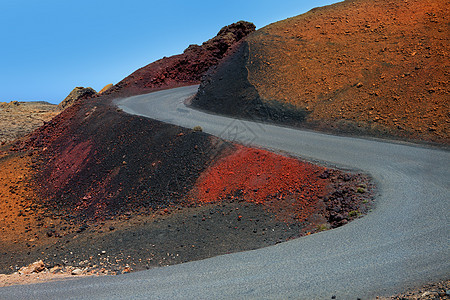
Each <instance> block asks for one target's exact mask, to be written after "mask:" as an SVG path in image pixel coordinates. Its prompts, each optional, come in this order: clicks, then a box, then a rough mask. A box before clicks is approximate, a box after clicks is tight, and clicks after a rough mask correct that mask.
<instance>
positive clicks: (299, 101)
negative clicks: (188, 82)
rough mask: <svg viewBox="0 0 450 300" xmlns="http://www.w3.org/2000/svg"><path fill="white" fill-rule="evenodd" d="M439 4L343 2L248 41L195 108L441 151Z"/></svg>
mask: <svg viewBox="0 0 450 300" xmlns="http://www.w3.org/2000/svg"><path fill="white" fill-rule="evenodd" d="M449 4H450V2H449V1H447V0H445V1H441V0H408V1H404V0H389V1H386V0H348V1H344V2H340V3H337V4H334V5H330V6H326V7H321V8H316V9H313V10H311V11H309V12H308V13H305V14H302V15H299V16H297V17H293V18H290V19H287V20H283V21H280V22H276V23H274V24H271V25H269V26H266V27H264V28H262V29H259V30H257V31H256V32H255V33H253V34H251V35H250V36H249V37H248V38H247V39H246V41H245V43H242V44H241V45H240V48H239V49H237V50H236V52H235V54H234V55H233V56H231V57H229V58H228V59H227V60H226V61H225V62H224V63H222V64H221V65H220V66H219V67H218V68H216V69H214V70H212V71H211V72H209V74H208V76H206V77H205V78H204V80H203V82H202V86H201V88H200V91H199V93H198V96H197V97H196V98H195V99H194V100H193V103H192V104H193V105H194V106H196V107H200V108H203V109H207V110H210V111H214V112H217V113H223V114H230V115H235V116H239V117H244V118H256V119H258V120H262V121H274V122H278V123H284V124H290V125H294V126H301V127H307V128H313V129H319V130H324V131H328V132H334V133H346V134H357V135H366V136H380V137H388V138H399V139H407V140H415V141H426V142H434V143H439V144H447V145H448V143H449V142H450V139H449V132H448V128H449V123H450V110H449V104H450V101H449V96H450V91H449V86H450V85H449V76H450V60H449V52H450V42H449V34H448V33H449V30H450V27H449V19H448V11H449V8H450V5H449Z"/></svg>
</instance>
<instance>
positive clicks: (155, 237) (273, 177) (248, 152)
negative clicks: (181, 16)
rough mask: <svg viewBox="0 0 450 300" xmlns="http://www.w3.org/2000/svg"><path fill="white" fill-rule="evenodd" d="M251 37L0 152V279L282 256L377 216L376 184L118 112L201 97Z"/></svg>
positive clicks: (224, 39)
mask: <svg viewBox="0 0 450 300" xmlns="http://www.w3.org/2000/svg"><path fill="white" fill-rule="evenodd" d="M254 28H255V27H254V25H253V24H251V23H247V22H242V21H241V22H238V23H235V24H232V25H230V26H227V27H224V28H223V29H222V30H221V31H220V32H219V34H218V36H216V37H215V38H213V39H211V40H209V41H207V42H205V43H204V44H202V45H201V46H196V45H191V46H189V47H188V48H187V49H186V50H185V52H184V53H183V54H180V55H176V56H173V57H169V58H163V59H162V60H159V61H156V62H154V63H152V64H149V65H147V66H145V67H143V68H142V69H139V70H137V71H136V72H134V73H133V74H131V75H130V76H128V77H127V78H125V79H124V80H122V81H121V82H119V83H118V84H116V85H114V86H113V87H111V88H110V89H108V90H106V91H104V92H103V93H102V94H95V95H92V96H91V97H88V98H81V99H79V100H77V101H75V102H74V103H73V104H72V105H71V106H69V107H67V108H66V109H65V110H64V111H63V112H61V113H60V114H59V115H57V116H56V117H55V118H53V119H52V120H51V121H48V122H46V123H45V124H44V125H43V126H42V127H40V128H39V129H37V130H35V131H34V132H33V133H31V134H29V135H28V136H26V137H25V138H23V139H20V140H18V141H16V142H15V143H13V144H12V145H4V146H3V147H2V148H0V182H1V184H0V236H1V239H0V249H1V250H2V251H1V252H0V271H1V272H9V273H11V272H13V271H15V270H18V268H19V267H21V266H23V265H27V264H29V263H32V262H33V261H37V260H39V259H43V260H44V261H45V262H46V263H47V264H49V265H50V266H55V265H61V266H68V265H72V266H77V267H79V268H83V269H86V268H91V269H92V268H93V269H95V268H97V269H99V271H100V272H110V273H111V272H112V273H120V272H122V271H124V270H126V272H128V271H129V270H130V269H144V268H150V267H154V266H163V265H169V264H175V263H181V262H186V261H191V260H196V259H203V258H207V257H211V256H214V255H219V254H226V253H230V252H235V251H243V250H249V249H255V248H259V247H263V246H268V245H273V244H276V243H278V242H281V241H285V240H288V239H291V238H295V237H299V236H302V235H305V234H310V233H313V232H316V231H320V230H325V229H328V228H333V227H337V226H341V225H344V224H346V223H347V222H349V221H351V220H352V219H355V218H357V217H358V216H359V215H360V214H361V213H364V212H367V211H368V209H369V207H370V204H371V201H370V200H371V199H372V195H373V186H372V184H371V183H370V180H369V178H368V177H367V176H364V175H361V174H357V173H350V172H347V173H344V172H342V171H338V170H333V169H329V168H327V167H324V166H319V165H313V164H311V163H308V162H305V161H300V160H298V159H296V158H290V157H286V156H282V155H280V154H276V153H271V152H268V151H266V150H262V149H254V148H250V147H247V146H242V145H236V144H233V143H232V142H230V141H224V140H221V139H219V138H216V137H212V136H210V135H208V134H205V133H202V132H199V131H195V130H192V129H187V128H181V127H177V126H173V125H169V124H166V123H162V122H159V121H155V120H150V119H146V118H143V117H140V116H134V115H128V114H125V113H124V112H122V111H121V110H120V109H118V108H117V107H116V106H114V105H113V100H114V99H117V98H121V97H126V96H131V95H136V94H142V93H147V92H151V91H156V90H159V89H167V88H172V87H178V86H184V85H191V84H198V83H199V82H200V81H199V80H200V78H201V77H202V76H203V75H204V74H205V72H206V71H207V70H208V69H209V68H210V67H212V66H215V65H217V64H218V63H219V62H221V60H223V59H224V58H226V57H230V56H231V55H232V53H234V52H235V51H237V50H238V49H240V45H241V44H242V43H243V41H244V38H245V37H246V36H247V35H248V34H249V33H251V32H253V30H254Z"/></svg>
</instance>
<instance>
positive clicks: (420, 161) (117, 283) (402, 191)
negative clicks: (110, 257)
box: [0, 86, 450, 299]
mask: <svg viewBox="0 0 450 300" xmlns="http://www.w3.org/2000/svg"><path fill="white" fill-rule="evenodd" d="M196 90H197V86H191V87H183V88H178V89H173V90H166V91H160V92H156V93H152V94H147V95H141V96H135V97H131V98H127V99H123V100H120V101H119V102H118V103H117V104H118V105H119V107H121V108H122V109H123V110H124V111H126V112H128V113H132V114H137V115H142V116H146V117H149V118H152V119H158V120H161V121H164V122H168V123H172V124H176V125H180V126H184V127H191V128H192V127H193V126H196V125H199V126H202V127H203V130H204V131H205V132H207V133H210V134H213V135H217V136H221V137H224V138H227V139H230V140H234V141H238V142H242V143H247V144H253V145H258V146H262V147H265V148H269V149H278V150H282V151H287V152H289V153H291V154H294V155H298V156H301V157H306V158H309V159H312V160H316V161H321V162H326V163H327V164H330V165H334V166H338V167H342V168H349V169H357V170H362V171H364V172H367V173H369V174H371V175H372V176H373V178H374V180H375V181H376V182H377V184H378V187H379V195H378V197H377V204H376V208H375V209H374V210H373V212H371V213H370V214H369V215H367V216H365V217H364V218H361V219H358V220H356V221H353V222H351V223H350V224H348V225H346V226H343V227H340V228H338V229H334V230H331V231H326V232H322V233H318V234H314V235H311V236H308V237H304V238H300V239H296V240H292V241H289V242H286V243H281V244H278V245H276V246H272V247H268V248H264V249H259V250H254V251H248V252H242V253H235V254H229V255H224V256H218V257H214V258H210V259H206V260H202V261H196V262H190V263H186V264H181V265H176V266H170V267H164V268H155V269H151V270H148V271H143V272H136V273H131V274H127V275H120V276H115V277H98V278H84V279H80V280H73V281H63V282H55V283H45V284H39V285H34V286H15V287H7V288H1V289H0V299H53V298H56V299H70V298H75V299H224V298H225V299H331V297H332V296H333V295H335V296H336V297H337V299H356V298H357V297H359V298H362V299H371V298H374V296H376V295H389V294H393V293H396V292H401V291H404V290H405V289H406V288H408V287H414V286H417V285H420V284H423V283H426V282H428V281H437V280H442V279H448V278H449V274H450V263H449V257H450V256H449V255H450V251H449V237H450V235H449V194H450V193H449V190H450V184H449V183H450V182H449V180H450V153H449V152H448V151H443V150H436V149H428V148H423V147H418V146H414V145H406V144H398V143H389V142H380V141H374V140H366V139H359V138H349V137H338V136H332V135H326V134H321V133H316V132H310V131H302V130H295V129H290V128H285V127H278V126H273V125H263V124H260V123H253V122H249V121H241V120H234V119H230V118H226V117H222V116H216V115H210V114H207V113H203V112H200V111H196V110H192V109H190V108H188V107H186V106H185V105H184V104H183V100H184V99H186V98H187V97H188V96H190V95H192V94H194V93H195V92H196Z"/></svg>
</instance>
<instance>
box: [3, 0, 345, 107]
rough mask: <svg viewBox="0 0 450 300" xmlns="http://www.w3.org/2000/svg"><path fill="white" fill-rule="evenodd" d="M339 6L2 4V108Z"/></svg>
mask: <svg viewBox="0 0 450 300" xmlns="http://www.w3.org/2000/svg"><path fill="white" fill-rule="evenodd" d="M335 2H338V1H337V0H314V1H312V0H286V1H284V0H278V1H268V0H258V1H253V0H251V1H242V0H241V1H237V0H228V1H181V0H172V1H170V0H166V1H153V0H148V1H142V0H127V1H118V0H109V1H95V0H89V1H88V0H76V1H73V0H41V1H37V0H0V38H1V44H0V45H1V46H0V102H8V101H12V100H18V101H30V100H43V101H49V102H52V103H59V102H61V101H62V100H63V99H64V98H65V97H66V96H67V95H68V94H69V92H70V91H71V90H72V89H73V88H74V87H76V86H85V87H87V86H90V87H92V88H94V89H95V90H97V91H98V90H100V89H101V88H102V87H103V86H105V85H106V84H108V83H113V84H115V83H117V82H119V81H120V80H121V79H123V78H124V77H126V76H127V75H129V74H130V73H132V72H133V71H134V70H136V69H138V68H140V67H143V66H145V65H147V64H148V63H151V62H153V61H155V60H157V59H160V58H162V57H163V56H170V55H174V54H178V53H181V52H183V50H184V49H185V48H186V47H187V46H189V45H190V44H201V43H202V42H204V41H206V40H208V39H210V38H212V37H213V36H215V35H216V34H217V32H218V31H219V30H220V28H222V27H223V26H226V25H229V24H231V23H233V22H236V21H239V20H245V21H250V22H253V23H254V24H255V25H256V27H257V28H261V27H263V26H265V25H267V24H270V23H272V22H276V21H279V20H282V19H285V18H288V17H292V16H295V15H298V14H301V13H304V12H306V11H308V10H310V9H311V8H313V7H317V6H323V5H328V4H332V3H335Z"/></svg>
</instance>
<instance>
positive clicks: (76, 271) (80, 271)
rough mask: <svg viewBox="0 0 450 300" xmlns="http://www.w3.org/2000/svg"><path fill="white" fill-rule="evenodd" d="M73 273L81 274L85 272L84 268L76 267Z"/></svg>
mask: <svg viewBox="0 0 450 300" xmlns="http://www.w3.org/2000/svg"><path fill="white" fill-rule="evenodd" d="M71 274H72V275H81V274H83V270H81V269H79V268H76V269H74V270H72V272H71Z"/></svg>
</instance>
